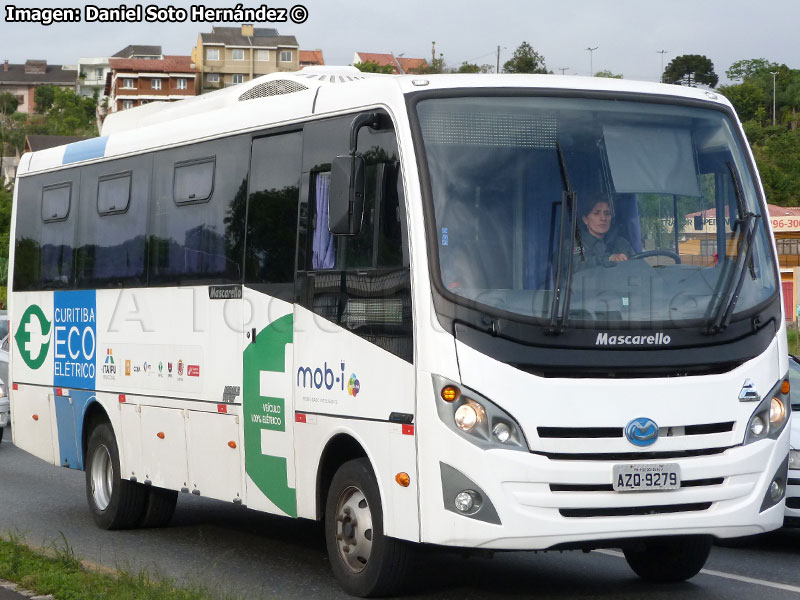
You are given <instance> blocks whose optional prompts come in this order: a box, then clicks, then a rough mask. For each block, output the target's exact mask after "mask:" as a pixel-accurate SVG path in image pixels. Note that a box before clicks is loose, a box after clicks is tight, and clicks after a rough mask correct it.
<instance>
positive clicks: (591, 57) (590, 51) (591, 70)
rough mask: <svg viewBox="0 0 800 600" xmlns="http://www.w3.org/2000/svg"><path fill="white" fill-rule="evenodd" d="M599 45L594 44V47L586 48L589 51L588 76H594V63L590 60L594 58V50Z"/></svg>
mask: <svg viewBox="0 0 800 600" xmlns="http://www.w3.org/2000/svg"><path fill="white" fill-rule="evenodd" d="M598 48H599V46H595V47H594V48H591V47H589V48H586V50H588V51H589V77H594V63H593V62H592V60H593V59H594V51H595V50H597V49H598Z"/></svg>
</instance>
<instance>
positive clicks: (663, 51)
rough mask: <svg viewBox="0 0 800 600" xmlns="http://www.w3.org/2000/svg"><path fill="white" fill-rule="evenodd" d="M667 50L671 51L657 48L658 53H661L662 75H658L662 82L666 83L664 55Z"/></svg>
mask: <svg viewBox="0 0 800 600" xmlns="http://www.w3.org/2000/svg"><path fill="white" fill-rule="evenodd" d="M667 52H669V50H656V53H657V54H660V55H661V75H659V77H658V80H659V81H660V82H661V83H664V55H665V54H666V53H667Z"/></svg>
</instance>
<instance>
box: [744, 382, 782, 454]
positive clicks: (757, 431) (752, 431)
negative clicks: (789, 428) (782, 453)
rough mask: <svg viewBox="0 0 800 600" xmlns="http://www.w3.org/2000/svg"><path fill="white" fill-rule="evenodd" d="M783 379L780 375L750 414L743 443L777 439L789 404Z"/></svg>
mask: <svg viewBox="0 0 800 600" xmlns="http://www.w3.org/2000/svg"><path fill="white" fill-rule="evenodd" d="M784 379H785V378H784V377H781V380H780V381H778V383H777V385H775V387H773V388H772V389H771V390H770V392H769V394H767V395H766V396H765V397H764V399H763V400H762V401H761V402H760V403H759V404H758V406H757V407H756V409H755V410H754V411H753V414H752V415H751V416H750V422H749V423H748V424H747V432H746V433H745V437H744V444H745V445H747V444H752V443H753V442H757V441H759V440H764V439H773V440H776V439H778V436H779V435H780V434H781V432H782V431H783V429H784V427H786V423H788V422H789V415H790V413H791V404H789V394H788V391H787V392H786V393H784V389H785V388H786V387H787V386H784V385H783V383H784Z"/></svg>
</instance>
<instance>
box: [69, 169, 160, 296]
mask: <svg viewBox="0 0 800 600" xmlns="http://www.w3.org/2000/svg"><path fill="white" fill-rule="evenodd" d="M152 169H153V158H152V156H151V155H147V156H137V157H134V158H128V159H122V160H116V161H112V162H107V163H102V164H98V165H90V166H87V167H84V168H83V169H82V175H81V192H80V204H79V205H80V210H79V211H78V212H79V214H78V244H77V250H76V276H77V282H76V285H77V287H79V288H89V289H91V288H104V287H116V286H129V287H135V286H141V285H145V284H146V282H147V271H146V268H147V264H146V260H145V257H146V240H147V212H148V203H149V196H150V182H151V179H152Z"/></svg>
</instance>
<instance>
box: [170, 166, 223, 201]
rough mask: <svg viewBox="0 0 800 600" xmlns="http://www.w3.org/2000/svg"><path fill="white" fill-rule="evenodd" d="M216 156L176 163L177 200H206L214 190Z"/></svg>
mask: <svg viewBox="0 0 800 600" xmlns="http://www.w3.org/2000/svg"><path fill="white" fill-rule="evenodd" d="M214 162H215V161H214V158H213V157H212V158H205V159H202V160H196V161H189V162H185V163H179V164H177V165H175V192H174V193H175V202H177V203H178V204H183V203H186V202H204V201H206V200H208V199H209V198H211V193H212V192H213V190H214Z"/></svg>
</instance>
